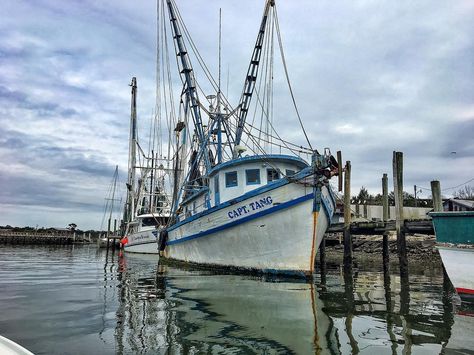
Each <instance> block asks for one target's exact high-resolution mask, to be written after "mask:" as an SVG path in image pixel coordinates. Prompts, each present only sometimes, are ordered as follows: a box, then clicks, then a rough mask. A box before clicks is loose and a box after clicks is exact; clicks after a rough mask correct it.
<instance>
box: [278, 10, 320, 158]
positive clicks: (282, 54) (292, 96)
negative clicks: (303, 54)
mask: <svg viewBox="0 0 474 355" xmlns="http://www.w3.org/2000/svg"><path fill="white" fill-rule="evenodd" d="M274 9H275V21H276V29H277V37H278V44H279V46H280V54H281V60H282V63H283V68H284V69H285V76H286V81H287V83H288V88H289V90H290V94H291V99H292V101H293V106H294V107H295V110H296V116H298V121H299V122H300V126H301V129H302V130H303V133H304V136H305V138H306V142H307V143H308V145H309V147H310V148H311V150H313V147H312V146H311V142H310V141H309V138H308V135H307V134H306V130H305V129H304V126H303V122H302V121H301V117H300V113H299V111H298V106H296V100H295V95H294V94H293V89H292V87H291V83H290V77H289V75H288V68H287V66H286V60H285V54H284V53H283V43H282V40H281V34H280V25H279V23H278V14H277V10H276V7H274Z"/></svg>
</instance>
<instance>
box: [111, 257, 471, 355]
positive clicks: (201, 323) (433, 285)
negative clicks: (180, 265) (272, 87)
mask: <svg viewBox="0 0 474 355" xmlns="http://www.w3.org/2000/svg"><path fill="white" fill-rule="evenodd" d="M120 262H121V267H120V269H121V270H120V275H119V278H120V282H121V287H120V288H119V292H120V305H119V308H118V310H117V312H116V318H117V326H116V330H115V336H116V350H117V352H119V353H122V352H123V353H128V352H134V353H139V352H144V353H165V352H170V353H201V352H206V353H270V354H271V353H281V354H288V353H295V354H319V353H320V354H349V353H353V354H355V353H366V354H384V353H387V354H393V353H400V354H401V353H412V354H416V353H430V354H431V353H433V354H437V353H440V352H443V353H446V354H449V353H451V351H452V353H457V354H459V353H465V354H472V350H470V349H474V342H473V340H472V334H474V333H473V332H472V329H473V324H474V317H468V316H466V315H464V316H461V315H455V313H457V312H458V311H460V312H461V313H462V314H467V313H469V312H471V313H474V312H473V310H472V309H471V310H469V309H466V308H464V309H460V308H459V306H453V300H454V303H456V301H457V298H456V297H457V296H456V295H455V293H454V290H453V289H452V288H451V287H450V285H447V284H446V283H445V284H443V276H442V272H440V271H439V270H434V271H433V270H432V271H430V273H429V274H426V275H425V274H421V273H420V274H417V275H413V274H410V279H409V280H408V278H400V277H399V275H398V274H389V273H388V272H386V273H383V272H363V271H357V270H355V271H354V270H348V272H344V270H343V268H339V267H336V268H332V269H330V270H329V272H328V273H327V276H326V277H325V278H324V279H323V280H321V279H319V278H318V279H317V280H316V282H315V283H314V284H313V283H305V282H295V281H292V280H284V279H276V280H275V279H272V280H269V279H267V278H265V279H262V278H261V277H250V276H242V275H223V274H218V275H216V274H214V273H210V272H204V271H196V270H194V271H190V270H183V269H177V268H174V267H171V266H167V265H159V264H158V263H157V261H156V259H155V258H147V257H146V256H143V255H126V256H124V257H123V258H122V259H121V261H120ZM350 271H352V272H350ZM463 307H465V306H464V305H463ZM460 317H462V319H461V320H459V319H460ZM458 323H459V325H460V327H459V328H458ZM469 329H471V330H469Z"/></svg>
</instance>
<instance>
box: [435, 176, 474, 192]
mask: <svg viewBox="0 0 474 355" xmlns="http://www.w3.org/2000/svg"><path fill="white" fill-rule="evenodd" d="M471 181H474V178H472V179H470V180H467V181H466V182H463V183H462V184H459V185H457V186H453V187H447V188H445V189H442V190H441V191H446V190H452V189H457V188H458V187H461V186H463V185H466V184H468V183H470V182H471Z"/></svg>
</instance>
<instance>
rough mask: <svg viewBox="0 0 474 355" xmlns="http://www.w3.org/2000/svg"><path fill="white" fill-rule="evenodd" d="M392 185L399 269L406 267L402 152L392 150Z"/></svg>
mask: <svg viewBox="0 0 474 355" xmlns="http://www.w3.org/2000/svg"><path fill="white" fill-rule="evenodd" d="M393 187H394V195H395V218H396V220H395V228H396V231H397V250H398V259H399V261H400V271H401V272H402V273H404V272H405V271H407V268H408V259H407V249H406V247H407V246H406V239H405V230H404V227H403V220H404V218H403V153H402V152H393Z"/></svg>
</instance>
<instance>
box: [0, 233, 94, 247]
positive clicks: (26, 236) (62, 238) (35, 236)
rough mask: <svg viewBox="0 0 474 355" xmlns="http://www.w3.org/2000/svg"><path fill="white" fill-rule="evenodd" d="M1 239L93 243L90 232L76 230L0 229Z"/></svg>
mask: <svg viewBox="0 0 474 355" xmlns="http://www.w3.org/2000/svg"><path fill="white" fill-rule="evenodd" d="M0 241H1V242H3V243H10V244H57V245H66V244H84V243H91V236H90V233H89V234H88V235H87V236H86V234H85V233H83V234H82V235H77V234H76V233H75V232H51V231H47V232H28V231H18V232H17V231H12V230H0Z"/></svg>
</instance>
